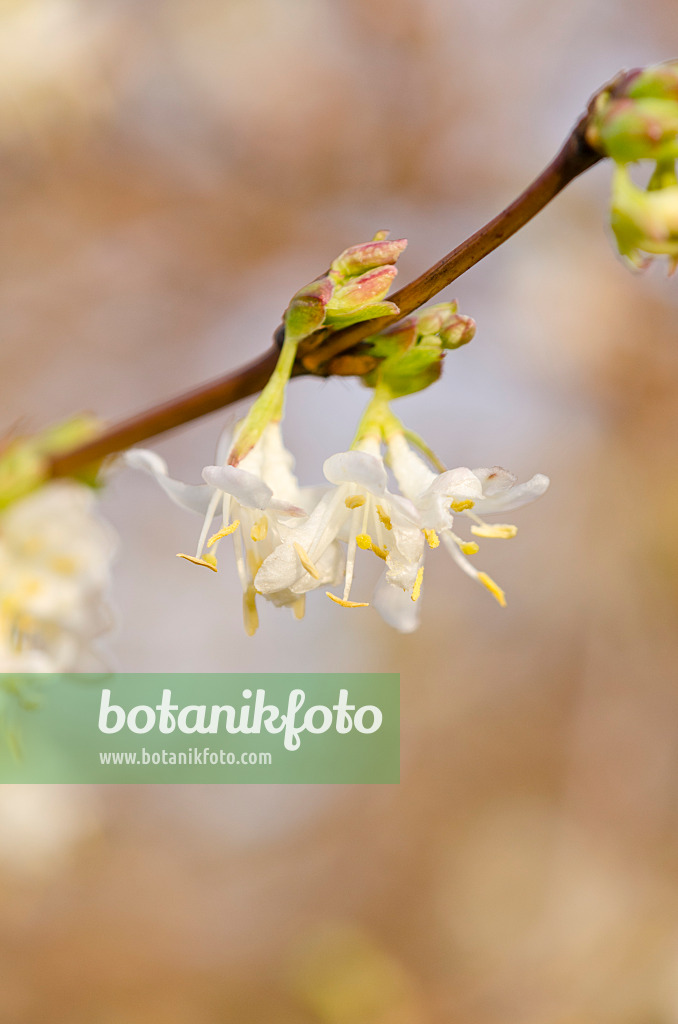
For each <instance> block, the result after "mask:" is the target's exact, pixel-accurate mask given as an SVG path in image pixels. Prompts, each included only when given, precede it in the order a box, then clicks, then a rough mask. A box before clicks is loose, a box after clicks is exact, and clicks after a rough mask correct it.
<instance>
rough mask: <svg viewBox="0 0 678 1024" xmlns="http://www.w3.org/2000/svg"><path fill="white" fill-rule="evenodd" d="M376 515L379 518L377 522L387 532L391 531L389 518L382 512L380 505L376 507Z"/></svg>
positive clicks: (391, 526) (391, 525)
mask: <svg viewBox="0 0 678 1024" xmlns="http://www.w3.org/2000/svg"><path fill="white" fill-rule="evenodd" d="M377 515H378V516H379V522H380V523H382V524H383V525H384V526H385V527H386V529H387V530H392V529H393V524H392V522H391V517H390V516H389V515H387V514H386V512H384V509H383V508H382V506H381V505H377Z"/></svg>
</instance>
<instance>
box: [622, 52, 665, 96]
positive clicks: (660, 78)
mask: <svg viewBox="0 0 678 1024" xmlns="http://www.w3.org/2000/svg"><path fill="white" fill-rule="evenodd" d="M623 91H624V95H625V96H631V97H633V98H634V99H642V98H645V97H648V96H653V97H655V98H656V99H671V100H678V61H676V60H668V61H666V62H665V63H664V64H654V65H652V66H651V67H649V68H641V69H639V70H638V71H636V72H631V74H630V75H629V76H628V78H627V79H626V83H625V86H624V90H623Z"/></svg>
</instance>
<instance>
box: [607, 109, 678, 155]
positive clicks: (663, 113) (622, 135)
mask: <svg viewBox="0 0 678 1024" xmlns="http://www.w3.org/2000/svg"><path fill="white" fill-rule="evenodd" d="M589 141H591V142H592V144H594V145H595V148H596V149H598V150H600V151H602V152H603V153H605V155H606V156H609V157H611V158H612V159H613V160H616V161H617V162H618V163H630V162H631V161H634V160H665V159H675V158H676V157H678V100H673V99H658V98H655V97H648V98H646V99H638V100H636V99H631V98H624V99H617V100H611V101H609V102H606V103H605V104H604V105H603V106H602V107H601V109H600V110H599V111H598V113H597V115H596V116H595V117H594V122H593V125H592V129H591V131H590V134H589Z"/></svg>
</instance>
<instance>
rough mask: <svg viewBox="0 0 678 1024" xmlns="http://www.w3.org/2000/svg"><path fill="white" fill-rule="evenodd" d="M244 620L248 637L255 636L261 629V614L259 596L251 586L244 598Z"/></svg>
mask: <svg viewBox="0 0 678 1024" xmlns="http://www.w3.org/2000/svg"><path fill="white" fill-rule="evenodd" d="M242 618H243V622H244V624H245V632H246V633H247V635H248V636H254V634H255V633H256V631H257V629H258V628H259V613H258V611H257V595H256V591H255V589H254V587H252V586H249V587H248V588H247V590H246V591H245V593H244V594H243V597H242Z"/></svg>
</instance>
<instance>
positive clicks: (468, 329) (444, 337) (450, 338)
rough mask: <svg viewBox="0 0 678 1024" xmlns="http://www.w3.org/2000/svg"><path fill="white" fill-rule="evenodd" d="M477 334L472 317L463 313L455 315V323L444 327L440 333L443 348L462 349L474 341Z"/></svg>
mask: <svg viewBox="0 0 678 1024" xmlns="http://www.w3.org/2000/svg"><path fill="white" fill-rule="evenodd" d="M475 333H476V324H475V320H473V319H472V318H471V317H470V316H464V315H463V314H462V313H455V315H454V318H453V321H452V322H451V323H449V324H448V325H447V327H444V328H443V329H442V330H441V332H440V340H441V342H442V343H443V348H449V349H454V348H461V346H462V345H468V343H469V341H473V339H474V337H475Z"/></svg>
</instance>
